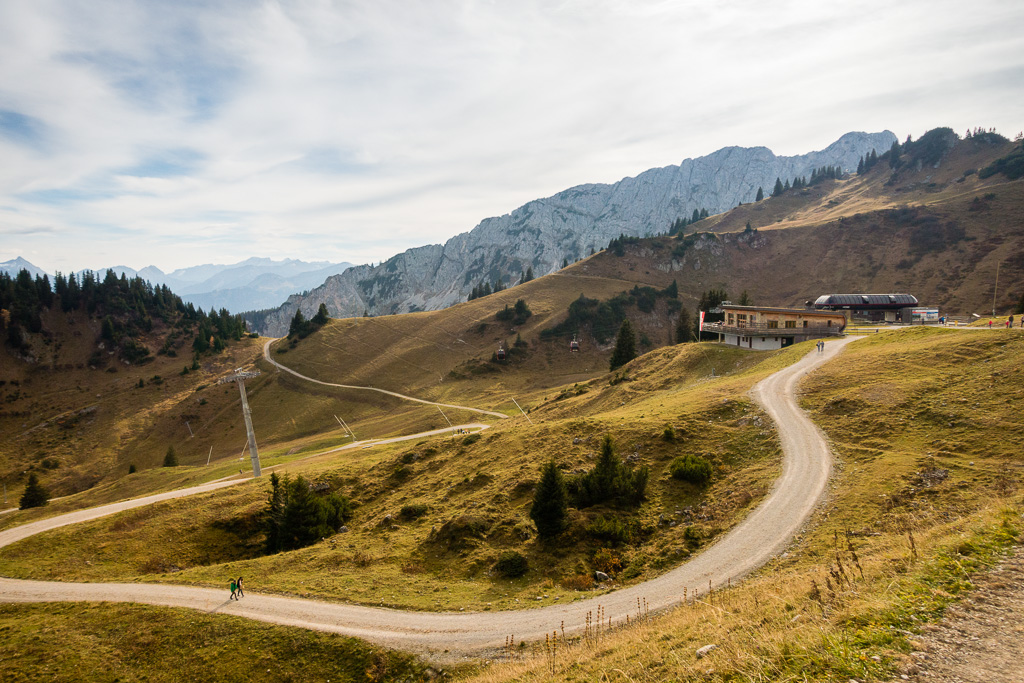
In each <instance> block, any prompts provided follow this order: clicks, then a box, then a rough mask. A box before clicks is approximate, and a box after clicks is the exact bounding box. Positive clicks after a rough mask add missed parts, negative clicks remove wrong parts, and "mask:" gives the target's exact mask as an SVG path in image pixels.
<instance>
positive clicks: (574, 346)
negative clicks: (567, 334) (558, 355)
mask: <svg viewBox="0 0 1024 683" xmlns="http://www.w3.org/2000/svg"><path fill="white" fill-rule="evenodd" d="M579 350H580V343H579V342H578V341H576V337H575V336H574V337H573V338H572V341H571V342H569V352H570V353H572V352H574V351H579Z"/></svg>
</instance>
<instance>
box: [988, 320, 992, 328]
mask: <svg viewBox="0 0 1024 683" xmlns="http://www.w3.org/2000/svg"><path fill="white" fill-rule="evenodd" d="M988 329H990V330H991V329H992V321H991V320H989V321H988Z"/></svg>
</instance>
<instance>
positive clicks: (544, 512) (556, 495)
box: [530, 460, 569, 538]
mask: <svg viewBox="0 0 1024 683" xmlns="http://www.w3.org/2000/svg"><path fill="white" fill-rule="evenodd" d="M530 519H532V520H533V523H534V524H536V525H537V535H538V536H540V537H541V538H551V537H552V536H557V535H558V534H560V533H562V532H563V531H565V529H566V528H567V527H568V526H569V494H568V492H567V491H566V488H565V479H564V478H563V477H562V472H561V470H559V469H558V466H557V465H555V461H554V460H551V461H549V462H548V464H546V465H545V466H544V469H543V470H542V471H541V475H540V483H538V484H537V490H536V491H535V492H534V494H533V505H532V506H530Z"/></svg>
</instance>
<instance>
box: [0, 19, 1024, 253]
mask: <svg viewBox="0 0 1024 683" xmlns="http://www.w3.org/2000/svg"><path fill="white" fill-rule="evenodd" d="M1022 19H1024V7H1022V6H1020V3H1016V2H1006V1H1002V0H982V1H981V2H977V3H974V4H973V5H972V6H971V7H970V8H964V7H963V6H962V4H959V3H957V4H954V3H952V2H950V1H949V0H942V1H941V2H924V1H923V0H917V1H916V2H905V3H896V4H892V3H884V2H881V1H880V0H870V1H868V2H859V3H843V4H841V5H836V4H835V3H820V2H806V1H803V0H800V1H798V0H786V1H784V2H776V3H750V2H739V1H735V0H733V1H721V2H715V3H707V2H697V1H696V0H691V1H690V2H671V3H669V2H654V1H645V2H637V1H629V2H627V1H626V0H621V1H616V0H598V1H591V2H587V3H583V2H576V1H570V2H562V3H559V4H557V5H552V4H551V3H542V2H521V3H494V2H483V1H479V2H473V1H470V0H445V1H443V2H432V3H407V2H394V1H387V0H379V1H376V2H370V1H362V2H361V1H350V2H341V1H339V2H328V1H326V0H309V1H305V2H302V1H295V2H273V1H267V2H263V3H260V4H255V3H248V2H233V1H230V0H225V1H224V2H220V3H215V4H210V3H198V2H197V3H194V4H192V3H130V4H128V3H121V2H94V3H88V5H87V6H86V5H81V4H78V3H71V2H61V1H56V0H49V1H40V2H35V3H30V4H29V3H25V4H15V3H6V4H3V5H0V111H9V112H15V113H17V114H18V115H22V116H25V117H32V120H33V121H38V122H40V123H39V127H38V130H40V131H43V132H42V133H41V134H40V135H41V137H42V138H43V139H42V140H41V142H40V144H38V145H35V146H30V145H26V144H24V141H23V140H22V141H18V140H15V139H14V137H13V136H12V135H8V136H6V137H5V135H4V131H3V130H2V129H0V156H2V158H3V159H4V160H5V163H3V164H0V234H2V235H3V236H4V237H3V240H2V242H0V259H6V258H12V257H14V256H17V255H25V256H26V257H27V258H30V260H33V261H35V262H37V263H38V265H40V266H42V267H45V268H50V269H54V268H60V269H63V270H70V269H73V268H79V267H82V266H83V265H89V266H92V267H99V266H102V265H107V264H108V261H107V260H105V259H109V263H112V262H115V261H116V262H120V263H127V264H130V265H133V266H135V267H141V266H143V265H146V264H148V263H151V262H153V263H156V265H158V266H160V267H161V268H164V269H166V270H169V269H172V268H175V267H180V266H185V265H192V264H195V263H199V262H204V261H211V260H226V259H228V258H230V257H228V256H226V253H230V254H232V255H234V256H237V258H238V259H242V258H245V257H247V256H251V255H259V256H275V257H282V256H289V257H296V258H306V259H322V258H332V259H336V260H349V261H355V262H366V261H377V260H380V259H382V258H386V257H387V256H390V255H391V254H393V253H395V252H397V251H401V250H404V249H405V248H409V247H413V246H418V245H421V244H426V243H431V242H440V241H444V240H445V239H447V238H448V237H451V236H452V235H454V234H456V233H458V232H463V231H465V230H469V229H470V228H472V227H473V226H474V225H475V224H476V223H477V222H478V221H479V220H481V219H483V218H485V217H487V216H490V215H496V214H502V213H506V212H508V211H510V210H512V209H514V208H515V207H516V206H518V205H520V204H522V203H524V202H526V201H529V200H530V199H534V198H537V197H541V196H547V195H550V194H552V193H554V192H557V191H559V190H561V189H564V188H565V187H568V186H571V185H575V184H579V183H585V182H614V181H615V180H617V179H618V178H620V177H622V176H625V175H633V174H636V173H639V172H641V171H643V170H645V169H646V168H649V167H652V166H663V165H667V164H671V163H678V162H679V161H681V160H682V159H683V158H685V157H693V156H700V155H703V154H707V153H710V152H712V151H714V150H715V149H718V148H719V147H722V146H725V145H731V144H736V145H745V146H753V145H765V146H768V147H771V148H772V149H773V150H774V151H775V152H776V153H779V154H798V153H803V152H806V151H810V150H811V149H820V148H822V147H824V146H825V145H827V144H829V143H830V142H832V141H833V140H834V139H836V138H837V137H839V135H841V134H842V133H844V132H847V131H849V130H881V129H883V128H889V129H891V130H893V131H894V132H896V133H897V134H898V135H901V136H904V135H906V134H907V133H912V134H914V135H915V136H918V135H920V134H921V133H923V132H925V131H926V130H928V129H929V128H932V127H935V126H940V125H950V126H953V127H954V128H955V129H957V130H963V129H965V128H967V127H973V126H977V125H981V126H986V127H987V126H996V127H998V128H999V129H1000V130H1001V131H1002V132H1004V133H1006V134H1010V135H1012V134H1013V133H1015V132H1016V130H1015V129H1019V128H1020V127H1021V126H1022V124H1021V122H1020V121H1019V120H1018V119H1017V118H1016V117H1018V116H1019V112H1021V111H1024V107H1022V105H1024V101H1022V99H1024V96H1022V89H1021V88H1020V87H1019V83H1020V78H1019V76H1020V74H1021V73H1022V71H1024V50H1022V49H1021V48H1022V39H1021V38H1020V37H1019V30H1017V27H1019V26H1020V25H1021V24H1022ZM0 120H2V119H0ZM182 158H184V159H185V161H184V162H183V163H180V159H182ZM168 160H170V161H168ZM161 171H165V172H161ZM61 198H64V199H63V201H61ZM41 199H43V200H47V202H46V203H43V202H41V201H40V200H41ZM33 226H47V228H48V229H50V230H53V231H54V232H53V233H48V234H44V233H42V232H39V233H38V234H35V235H34V234H33ZM54 235H57V236H58V238H57V239H54ZM83 262H87V263H83Z"/></svg>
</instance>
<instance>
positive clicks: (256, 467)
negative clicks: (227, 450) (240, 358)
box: [217, 368, 261, 478]
mask: <svg viewBox="0 0 1024 683" xmlns="http://www.w3.org/2000/svg"><path fill="white" fill-rule="evenodd" d="M259 374H260V371H259V370H250V371H248V372H246V371H243V370H242V368H238V369H237V370H235V374H233V375H228V376H227V377H222V378H221V379H220V380H218V381H217V384H224V383H225V382H237V383H238V392H239V393H240V394H241V395H242V416H243V417H244V418H245V433H246V434H247V436H248V438H249V457H250V458H252V476H253V477H254V478H255V477H258V476H260V474H261V472H260V453H259V451H258V450H256V432H254V431H253V429H252V412H251V411H250V410H249V401H248V399H246V397H245V380H247V379H252V378H253V377H258V376H259Z"/></svg>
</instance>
